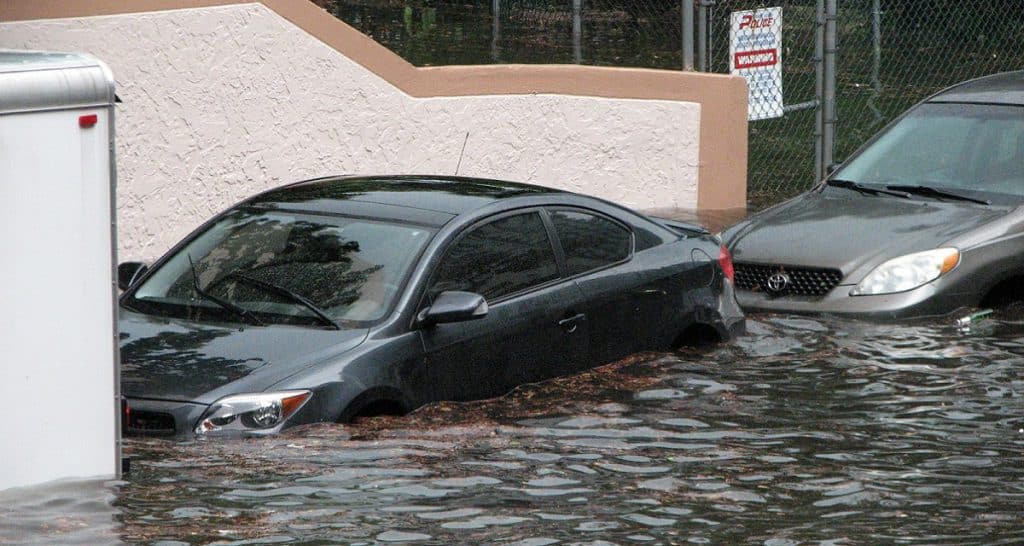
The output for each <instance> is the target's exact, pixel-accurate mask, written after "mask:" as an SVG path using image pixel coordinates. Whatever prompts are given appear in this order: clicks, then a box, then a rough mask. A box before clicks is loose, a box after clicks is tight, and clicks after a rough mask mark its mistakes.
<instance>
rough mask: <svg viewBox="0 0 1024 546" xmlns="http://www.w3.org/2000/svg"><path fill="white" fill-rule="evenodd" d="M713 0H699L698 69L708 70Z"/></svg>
mask: <svg viewBox="0 0 1024 546" xmlns="http://www.w3.org/2000/svg"><path fill="white" fill-rule="evenodd" d="M709 5H714V2H713V1H711V0H697V70H700V71H701V72H707V71H708V48H709V46H708V6H709Z"/></svg>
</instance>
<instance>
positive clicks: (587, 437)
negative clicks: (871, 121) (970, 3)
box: [0, 313, 1024, 546]
mask: <svg viewBox="0 0 1024 546" xmlns="http://www.w3.org/2000/svg"><path fill="white" fill-rule="evenodd" d="M748 325H749V330H750V333H749V335H747V336H746V337H744V338H742V339H740V340H739V341H737V342H736V343H734V344H732V345H723V346H717V347H714V348H712V349H710V350H706V351H687V352H680V353H671V354H645V355H639V356H636V357H633V358H630V359H627V360H625V361H623V362H620V363H616V364H614V365H611V366H606V367H604V368H601V369H598V370H595V371H593V372H589V373H585V374H582V375H578V376H574V377H571V378H565V379H560V380H556V381H551V382H546V383H543V384H539V385H532V386H527V387H523V388H520V389H518V390H516V391H514V392H513V393H511V394H509V395H507V396H505V397H502V398H500V399H496V400H491V401H486V402H479V403H469V404H454V403H445V404H438V405H433V406H429V407H426V408H423V409H421V410H420V411H417V412H416V413H414V414H413V415H410V416H405V417H400V418H379V419H373V420H369V421H366V422H362V423H358V424H356V425H354V426H342V425H318V426H312V427H306V428H302V429H299V430H293V431H290V432H288V433H287V434H284V435H282V436H279V437H276V438H270V439H253V440H229V441H223V440H218V441H192V442H186V443H175V442H169V441H164V440H149V439H134V440H129V441H128V442H127V451H128V453H129V454H130V455H131V457H132V472H131V474H130V475H129V476H128V477H127V478H126V480H125V481H124V482H120V483H111V484H106V485H105V486H104V485H101V484H93V485H89V486H84V487H76V488H72V489H66V488H65V489H62V488H59V487H57V488H50V489H45V490H32V492H31V494H21V495H14V496H12V495H7V496H5V497H0V543H8V542H10V543H34V544H53V543H61V544H72V543H80V544H103V543H118V542H120V541H123V542H129V543H145V544H161V545H171V544H224V545H228V544H277V543H281V544H284V543H288V544H339V543H340V544H396V543H413V544H472V543H493V544H520V545H544V544H683V543H694V544H759V545H760V544H763V545H772V546H781V545H793V544H836V545H839V544H1020V543H1024V509H1022V507H1024V379H1022V375H1021V371H1022V363H1024V321H1021V320H1020V315H1019V313H1018V314H1009V313H1001V314H999V315H997V316H996V318H995V319H991V320H986V321H983V322H981V323H979V324H977V325H975V326H973V327H972V330H969V331H964V330H958V329H957V328H956V327H955V326H953V325H952V324H951V322H942V323H928V324H916V325H915V324H911V325H873V324H866V323H859V322H848V321H841V320H835V319H820V318H804V317H793V316H770V315H760V316H753V317H751V318H750V320H749V323H748ZM69 456H73V446H69Z"/></svg>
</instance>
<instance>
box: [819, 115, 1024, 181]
mask: <svg viewBox="0 0 1024 546" xmlns="http://www.w3.org/2000/svg"><path fill="white" fill-rule="evenodd" d="M834 178H835V179H837V180H848V181H853V182H857V183H859V184H861V185H874V186H879V187H884V186H930V187H932V188H936V189H942V190H952V191H956V192H959V193H972V192H982V193H985V194H989V193H993V194H1006V195H1011V196H1017V197H1024V107H1018V106H1001V105H988V104H959V103H956V104H953V103H948V104H943V103H926V104H922V105H920V106H918V107H917V108H915V109H914V110H913V111H912V112H910V114H908V115H907V116H906V117H905V118H903V119H902V120H900V121H899V122H897V123H896V124H895V125H893V126H892V127H891V128H889V129H888V130H887V131H886V132H885V133H883V134H882V135H881V136H879V138H878V139H877V140H875V141H874V142H873V143H871V144H870V145H868V146H867V147H865V148H864V149H863V150H862V151H861V152H860V153H859V154H858V155H857V156H856V157H854V158H853V159H851V160H850V161H849V162H847V164H846V165H845V166H844V167H843V168H842V169H840V170H839V171H838V172H836V173H835V175H834Z"/></svg>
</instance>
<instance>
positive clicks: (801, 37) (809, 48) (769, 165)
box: [708, 0, 817, 208]
mask: <svg viewBox="0 0 1024 546" xmlns="http://www.w3.org/2000/svg"><path fill="white" fill-rule="evenodd" d="M815 6H816V3H815V0H809V1H808V0H803V1H799V0H780V1H777V2H761V1H756V0H755V1H751V0H719V1H717V2H715V5H714V6H713V7H711V8H710V12H709V14H708V17H709V19H710V21H711V24H710V25H709V27H710V33H709V34H710V37H709V47H708V58H709V61H710V63H709V69H710V71H711V72H721V73H728V72H729V71H730V66H731V64H732V63H733V62H734V61H735V59H734V58H733V57H732V56H730V48H729V42H730V33H731V31H733V30H739V29H735V28H734V27H735V26H736V25H737V24H741V23H736V22H734V21H733V17H731V16H730V14H731V13H733V12H737V11H747V10H756V9H761V8H765V7H781V8H782V56H781V57H782V58H781V59H778V61H780V62H781V63H782V82H781V87H782V88H781V89H779V90H774V91H775V92H781V94H782V97H783V105H784V107H785V110H784V114H783V115H782V116H781V117H771V118H768V119H760V120H757V121H751V122H750V126H749V131H750V136H749V141H748V142H749V157H748V161H747V165H748V167H747V192H748V197H747V200H748V201H749V202H750V203H751V204H752V206H753V207H754V208H761V207H762V206H763V205H767V204H770V203H773V202H775V201H778V200H779V199H782V198H785V197H788V196H789V195H793V194H795V193H796V192H798V191H800V190H802V189H806V188H807V187H808V186H809V184H811V183H812V182H813V180H814V165H815V161H814V157H815V134H816V127H817V122H816V108H817V102H816V101H817V96H816V91H815V90H816V85H815V58H816V53H815V33H816V30H817V16H816V7H815ZM766 68H767V67H766ZM755 108H756V107H755ZM752 114H753V116H752V117H763V115H764V113H760V112H752ZM758 114H760V115H758Z"/></svg>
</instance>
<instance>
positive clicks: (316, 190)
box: [244, 175, 567, 225]
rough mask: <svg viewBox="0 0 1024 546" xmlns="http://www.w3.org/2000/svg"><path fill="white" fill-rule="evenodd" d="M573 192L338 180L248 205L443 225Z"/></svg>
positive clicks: (472, 182) (278, 192) (416, 180)
mask: <svg viewBox="0 0 1024 546" xmlns="http://www.w3.org/2000/svg"><path fill="white" fill-rule="evenodd" d="M566 193H567V192H564V191H561V190H556V189H552V188H545V187H542V186H534V185H531V184H521V183H518V182H507V181H504V180H491V179H484V178H469V177H459V176H422V175H415V176H414V175H399V176H334V177H325V178H317V179H314V180H307V181H304V182H297V183H295V184H289V185H287V186H283V187H280V188H275V189H272V190H270V191H267V192H264V193H261V194H259V195H257V196H255V197H253V198H251V199H249V200H247V201H246V202H245V203H244V204H245V205H250V206H251V205H256V206H269V207H274V208H289V209H300V210H307V211H310V212H325V213H335V214H353V213H359V212H360V211H363V214H369V213H370V212H373V213H378V212H379V213H382V214H383V216H385V217H390V216H392V214H389V211H391V212H392V213H393V212H394V209H405V210H404V211H403V212H404V214H411V215H412V217H414V218H415V219H416V220H417V221H418V222H420V223H427V224H437V225H440V224H443V223H444V222H446V221H447V220H448V219H450V218H451V217H453V216H457V215H459V214H463V213H466V212H469V211H473V210H476V209H479V208H481V207H483V206H485V205H488V204H491V203H493V202H495V201H500V200H506V199H512V198H515V197H523V196H531V195H533V196H536V195H543V194H566Z"/></svg>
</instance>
